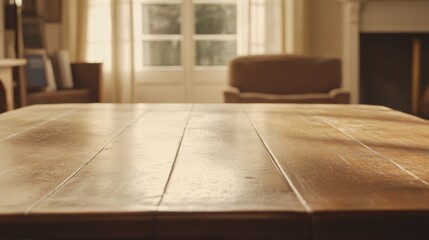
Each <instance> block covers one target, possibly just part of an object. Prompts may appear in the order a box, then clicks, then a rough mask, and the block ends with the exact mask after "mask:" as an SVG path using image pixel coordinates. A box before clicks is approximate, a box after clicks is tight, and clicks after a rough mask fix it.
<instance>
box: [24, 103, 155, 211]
mask: <svg viewBox="0 0 429 240" xmlns="http://www.w3.org/2000/svg"><path fill="white" fill-rule="evenodd" d="M148 111H150V110H145V111H143V113H141V114H139V115H138V116H137V117H136V118H135V119H134V120H133V121H131V122H130V123H129V124H128V125H126V126H125V127H124V129H122V130H121V131H119V133H117V134H116V135H115V136H114V137H113V138H112V139H111V140H110V141H108V142H107V143H106V144H105V145H103V147H101V149H100V150H99V151H98V152H97V153H96V154H95V155H94V156H92V157H91V158H90V159H89V160H88V161H86V162H85V163H84V164H82V166H80V167H79V168H78V169H77V170H76V171H75V172H73V173H72V174H71V175H70V176H69V177H67V178H66V179H65V180H64V181H62V182H61V183H60V184H59V185H58V186H56V187H55V188H54V189H53V190H52V191H50V192H49V193H48V194H46V195H45V196H44V197H42V198H40V199H39V200H38V201H37V202H36V203H34V204H33V205H31V206H30V207H28V208H27V210H26V211H25V212H24V215H28V214H30V212H31V211H33V210H34V209H35V208H36V207H38V206H39V205H40V204H41V203H42V202H43V201H45V200H46V199H48V198H49V197H50V196H52V195H53V194H54V193H55V192H57V191H58V190H59V189H60V188H61V187H62V186H64V185H65V184H66V183H67V182H68V181H70V179H72V178H73V177H74V176H76V175H77V174H78V173H79V172H80V171H81V170H82V169H83V168H84V167H85V166H86V165H88V164H89V163H90V162H91V161H92V160H94V159H95V158H96V157H97V156H98V155H99V154H100V153H101V152H103V151H104V150H105V148H106V147H107V146H109V144H111V143H112V142H113V141H115V139H117V138H118V137H119V136H120V135H122V133H124V132H125V131H126V130H127V129H128V128H130V127H131V126H132V125H133V124H134V123H136V122H137V121H138V120H140V118H142V116H143V115H145V114H146V113H147V112H148Z"/></svg>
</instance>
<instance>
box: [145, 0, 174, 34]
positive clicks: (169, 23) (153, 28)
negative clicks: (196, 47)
mask: <svg viewBox="0 0 429 240" xmlns="http://www.w3.org/2000/svg"><path fill="white" fill-rule="evenodd" d="M143 34H180V5H179V4H143Z"/></svg>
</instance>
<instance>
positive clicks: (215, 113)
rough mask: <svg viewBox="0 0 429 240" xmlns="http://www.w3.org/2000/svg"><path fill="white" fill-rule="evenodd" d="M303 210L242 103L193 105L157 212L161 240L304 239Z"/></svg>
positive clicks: (306, 232)
mask: <svg viewBox="0 0 429 240" xmlns="http://www.w3.org/2000/svg"><path fill="white" fill-rule="evenodd" d="M309 229H310V222H309V218H308V217H307V213H306V209H305V208H304V207H303V206H302V204H301V203H300V201H299V199H298V197H297V196H296V195H295V193H294V192H293V190H292V189H291V188H290V186H289V185H288V183H287V181H286V179H284V178H283V176H282V174H280V173H279V172H278V171H277V169H276V167H275V166H274V165H273V163H272V159H271V158H270V155H269V153H268V152H267V150H266V149H265V147H264V145H263V144H262V142H261V141H260V139H259V138H258V135H257V134H256V132H255V130H254V128H253V126H252V124H251V123H250V121H249V119H248V117H247V115H246V114H245V112H244V111H243V109H242V107H241V106H240V105H229V104H228V105H195V107H194V109H193V112H192V115H191V117H190V120H189V123H188V127H187V129H186V132H185V135H184V138H183V142H182V145H181V147H180V151H179V155H178V158H177V160H176V163H175V165H174V170H173V172H172V175H171V177H170V180H169V183H168V185H167V189H166V192H165V194H164V196H163V198H162V201H161V204H160V206H159V208H158V213H157V216H156V234H157V238H160V239H309V237H310V233H309Z"/></svg>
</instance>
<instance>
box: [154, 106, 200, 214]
mask: <svg viewBox="0 0 429 240" xmlns="http://www.w3.org/2000/svg"><path fill="white" fill-rule="evenodd" d="M193 111H194V104H192V107H191V109H190V110H189V114H188V118H187V119H186V123H185V126H184V127H183V130H182V136H181V138H180V140H179V146H178V147H177V151H176V154H175V155H174V160H173V164H172V165H171V169H170V173H169V174H168V178H167V181H166V182H165V185H164V190H163V191H162V195H161V198H160V199H159V201H158V204H157V205H156V208H157V211H158V207H159V206H161V203H162V200H163V199H164V195H165V193H166V192H167V188H168V184H169V183H170V180H171V176H172V175H173V170H174V168H175V167H176V162H177V158H178V157H179V152H180V148H181V147H182V142H183V139H184V138H185V132H186V129H187V128H188V124H189V120H190V119H191V114H192V112H193Z"/></svg>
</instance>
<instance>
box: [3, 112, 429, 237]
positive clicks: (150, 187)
mask: <svg viewBox="0 0 429 240" xmlns="http://www.w3.org/2000/svg"><path fill="white" fill-rule="evenodd" d="M428 142H429V124H428V122H427V121H424V120H421V119H419V118H416V117H412V116H410V115H407V114H403V113H399V112H396V111H393V110H390V109H388V108H383V107H374V106H353V105H347V106H346V105H343V106H342V105H294V104H271V105H264V104H249V105H204V104H202V105H198V104H197V105H187V104H177V105H175V104H172V105H171V104H167V105H165V104H159V105H152V104H136V105H127V104H124V105H122V104H121V105H114V104H91V105H50V106H32V107H28V108H24V109H20V110H17V111H12V112H8V113H6V114H2V115H0V239H44V238H47V239H58V238H59V239H61V238H69V239H99V238H104V239H106V238H108V239H124V238H127V239H350V240H355V239H356V240H357V239H428V238H429V230H428V229H429V201H428V199H429V185H428V182H429V177H428V176H429V169H428V166H429V165H428V160H427V159H428V157H427V156H429V154H428V153H429V147H428V145H427V143H428Z"/></svg>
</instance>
